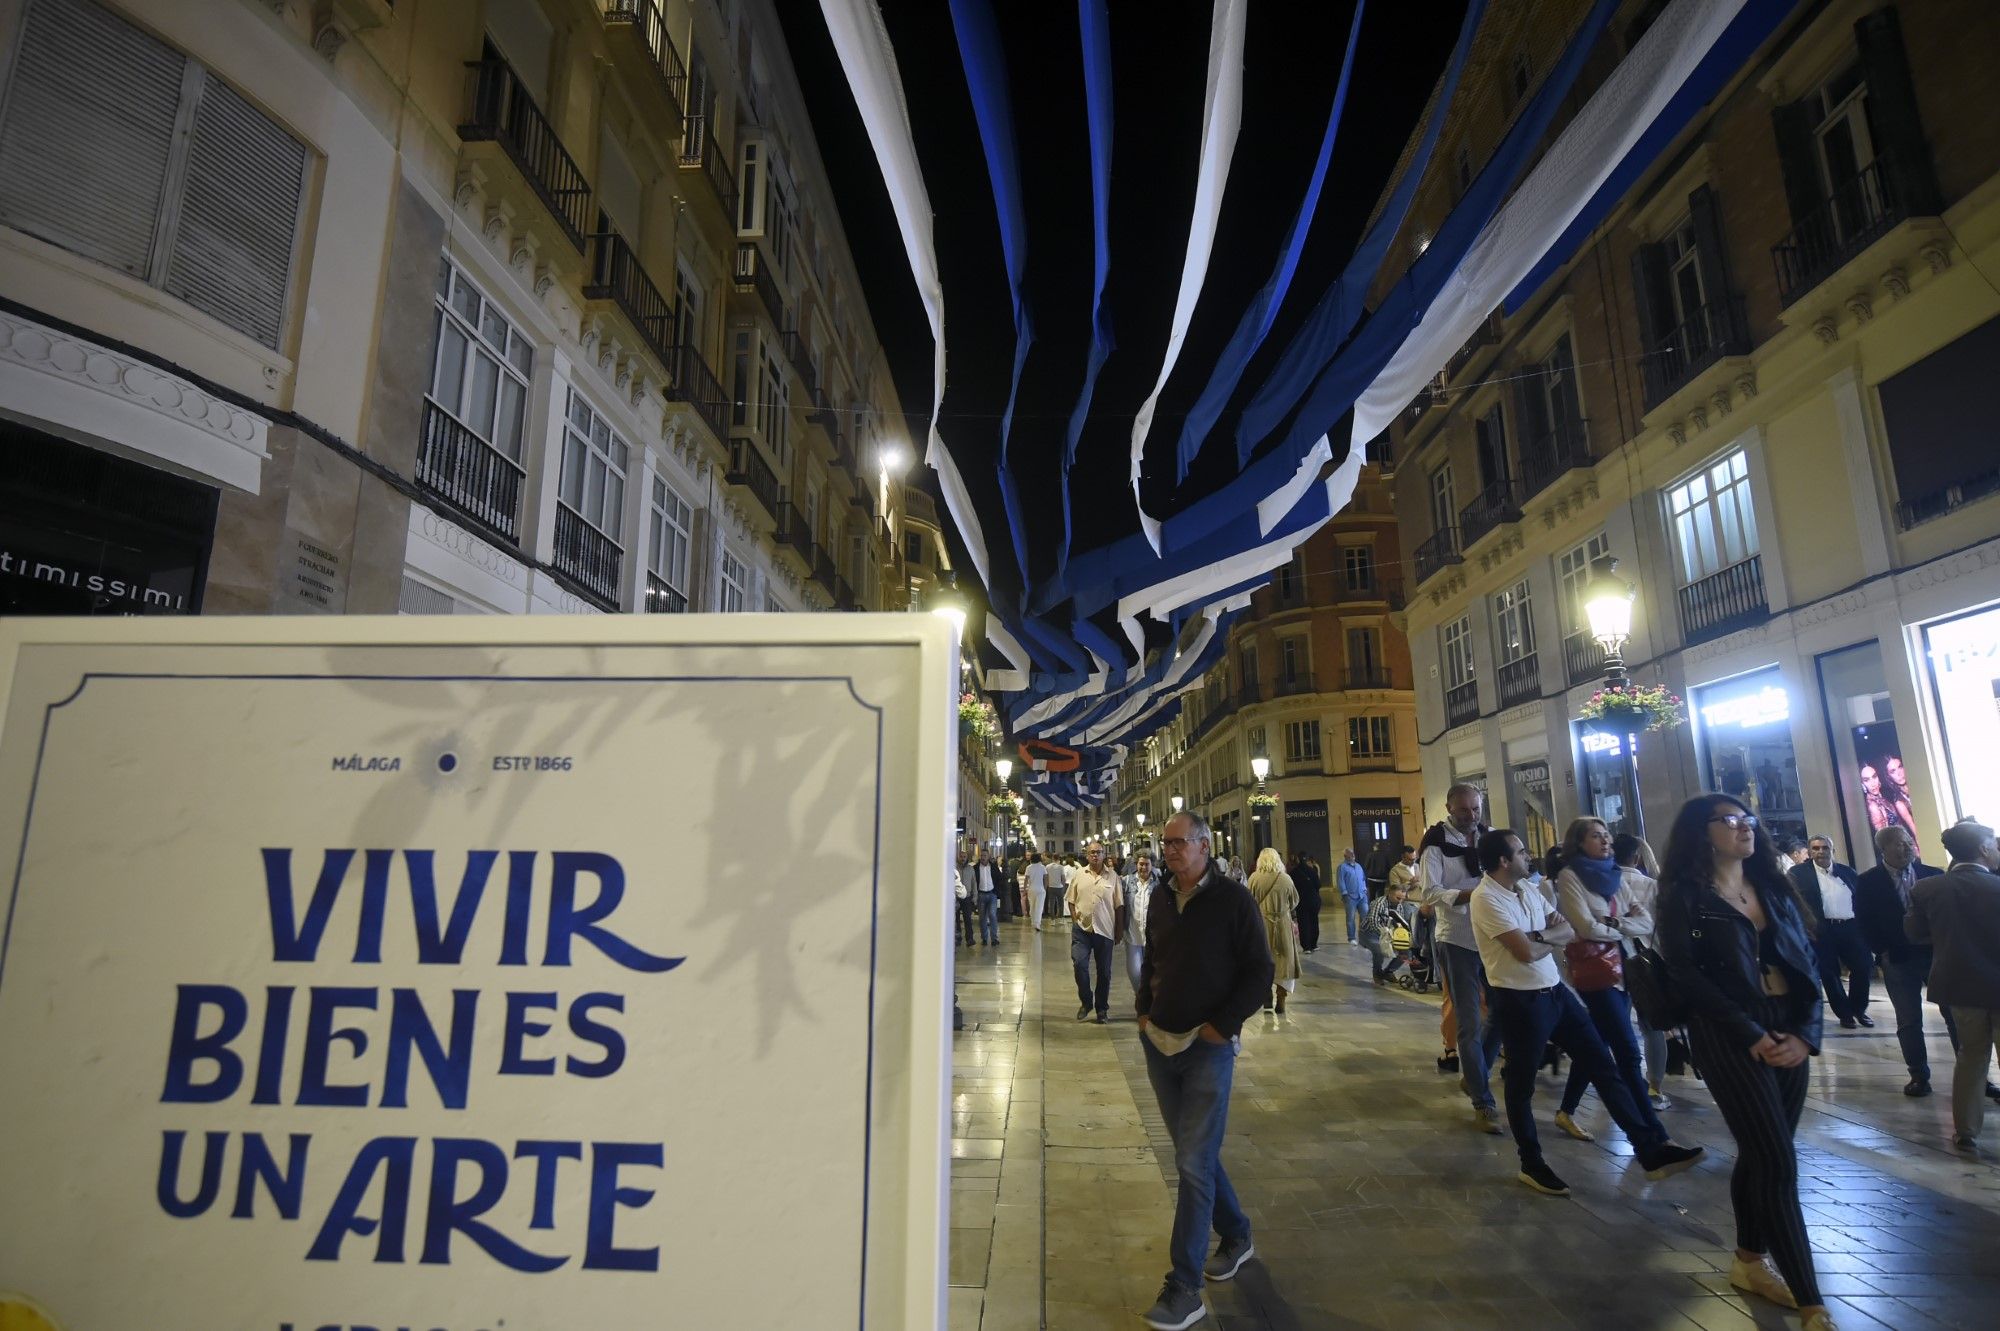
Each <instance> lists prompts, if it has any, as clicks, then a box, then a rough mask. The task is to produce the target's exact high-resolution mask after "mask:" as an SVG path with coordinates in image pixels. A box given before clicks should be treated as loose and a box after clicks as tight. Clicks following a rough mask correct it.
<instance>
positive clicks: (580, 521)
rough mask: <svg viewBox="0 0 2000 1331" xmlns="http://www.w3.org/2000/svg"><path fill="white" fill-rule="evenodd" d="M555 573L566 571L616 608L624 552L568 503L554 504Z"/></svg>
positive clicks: (602, 600)
mask: <svg viewBox="0 0 2000 1331" xmlns="http://www.w3.org/2000/svg"><path fill="white" fill-rule="evenodd" d="M550 562H551V563H553V564H554V565H555V566H556V571H557V572H558V573H563V574H566V575H568V576H569V577H570V578H571V579H573V580H574V581H575V582H576V583H577V584H578V585H579V586H581V587H583V588H584V590H586V591H588V592H590V593H591V594H592V595H593V596H595V597H596V598H597V599H598V600H599V601H601V602H603V603H604V606H605V608H606V609H610V610H616V609H617V608H618V580H619V575H620V572H621V570H622V569H623V568H624V565H625V552H624V551H623V550H621V549H620V548H619V547H618V543H617V542H616V541H614V540H612V539H611V538H610V537H609V536H606V535H605V534H604V533H603V532H601V531H599V530H598V529H597V528H595V527H593V526H591V525H590V523H588V522H586V521H585V520H584V518H583V516H582V514H580V513H578V512H576V510H574V509H572V508H571V507H570V506H569V505H568V504H564V503H561V502H558V503H557V504H556V548H555V558H554V559H552V560H551V561H550Z"/></svg>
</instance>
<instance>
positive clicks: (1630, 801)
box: [1583, 555, 1646, 837]
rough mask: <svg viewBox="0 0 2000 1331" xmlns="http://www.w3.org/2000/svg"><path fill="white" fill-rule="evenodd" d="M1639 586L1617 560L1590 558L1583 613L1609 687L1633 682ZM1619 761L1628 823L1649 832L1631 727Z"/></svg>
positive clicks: (1639, 832)
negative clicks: (1628, 654) (1629, 648)
mask: <svg viewBox="0 0 2000 1331" xmlns="http://www.w3.org/2000/svg"><path fill="white" fill-rule="evenodd" d="M1638 594H1639V592H1638V589H1637V588H1636V587H1634V586H1633V585H1632V584H1631V583H1629V582H1627V581H1625V579H1623V578H1621V577H1619V576H1618V560H1617V559H1616V558H1614V557H1613V556H1611V555H1599V556H1598V557H1597V558H1596V559H1593V560H1591V561H1590V581H1589V582H1588V583H1586V584H1584V589H1583V613H1584V617H1585V618H1586V619H1588V620H1589V621H1590V636H1591V637H1592V638H1595V639H1596V640H1597V645H1598V646H1599V647H1600V648H1602V649H1603V651H1604V683H1605V686H1606V687H1607V688H1612V689H1620V690H1622V689H1625V688H1627V687H1628V686H1629V685H1630V684H1631V682H1632V676H1631V674H1630V673H1629V672H1628V671H1627V670H1626V669H1625V644H1626V643H1628V642H1630V641H1631V640H1632V603H1633V601H1634V600H1635V599H1637V597H1638ZM1618 749H1619V760H1620V765H1621V767H1622V768H1623V769H1624V771H1623V773H1622V775H1623V776H1624V778H1625V794H1626V798H1625V805H1626V808H1627V810H1628V814H1627V819H1626V821H1627V823H1628V824H1629V828H1630V831H1631V832H1632V834H1633V835H1634V836H1640V837H1643V836H1645V835H1646V813H1645V806H1644V804H1643V803H1642V802H1641V800H1640V798H1639V745H1638V741H1637V737H1636V736H1635V735H1633V734H1632V733H1631V730H1630V729H1629V728H1626V729H1625V733H1623V734H1620V735H1619V736H1618Z"/></svg>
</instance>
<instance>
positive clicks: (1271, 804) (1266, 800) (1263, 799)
mask: <svg viewBox="0 0 2000 1331" xmlns="http://www.w3.org/2000/svg"><path fill="white" fill-rule="evenodd" d="M1250 807H1251V808H1253V809H1275V808H1277V807H1278V797H1277V796H1276V795H1264V794H1256V795H1252V796H1251V797H1250Z"/></svg>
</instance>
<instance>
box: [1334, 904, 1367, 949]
mask: <svg viewBox="0 0 2000 1331" xmlns="http://www.w3.org/2000/svg"><path fill="white" fill-rule="evenodd" d="M1340 908H1341V911H1342V913H1343V914H1345V915H1346V916H1347V941H1348V942H1350V943H1352V942H1354V941H1355V940H1356V936H1357V933H1358V930H1359V926H1360V925H1361V923H1362V921H1364V920H1366V919H1367V918H1368V898H1367V897H1350V896H1348V895H1347V894H1346V893H1345V892H1343V893H1341V894H1340Z"/></svg>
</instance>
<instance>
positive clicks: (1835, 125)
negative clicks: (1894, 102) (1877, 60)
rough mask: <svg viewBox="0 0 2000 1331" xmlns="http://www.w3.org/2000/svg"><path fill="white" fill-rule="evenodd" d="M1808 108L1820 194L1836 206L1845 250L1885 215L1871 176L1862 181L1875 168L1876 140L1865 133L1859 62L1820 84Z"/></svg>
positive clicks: (1837, 233)
mask: <svg viewBox="0 0 2000 1331" xmlns="http://www.w3.org/2000/svg"><path fill="white" fill-rule="evenodd" d="M1808 106H1809V109H1810V110H1812V111H1813V112H1814V113H1816V116H1817V119H1818V124H1816V125H1815V126H1814V128H1813V149H1814V153H1813V157H1814V165H1815V166H1816V167H1817V168H1818V170H1819V184H1820V194H1821V197H1823V198H1827V199H1831V200H1833V201H1834V206H1833V216H1832V222H1833V228H1834V233H1835V240H1836V242H1837V243H1840V244H1845V243H1846V241H1847V239H1848V238H1849V237H1850V236H1853V235H1857V234H1859V233H1861V232H1863V231H1865V230H1867V229H1868V228H1869V227H1871V226H1872V225H1873V224H1874V221H1875V219H1876V218H1879V217H1881V216H1882V215H1883V213H1884V212H1885V211H1887V209H1886V206H1885V201H1884V200H1883V198H1882V197H1881V183H1880V181H1879V180H1877V179H1876V177H1875V176H1874V175H1873V174H1872V173H1871V174H1869V175H1868V177H1867V178H1866V179H1865V180H1864V179H1863V178H1862V175H1863V173H1864V172H1867V171H1868V168H1869V167H1871V166H1873V165H1874V164H1875V139H1874V136H1873V135H1871V134H1870V133H1869V130H1868V85H1867V84H1866V83H1864V82H1863V81H1862V77H1861V66H1860V64H1859V62H1856V63H1855V64H1852V65H1849V66H1848V67H1847V68H1846V69H1844V70H1842V71H1841V72H1840V73H1838V74H1836V75H1834V76H1833V77H1832V78H1830V79H1828V80H1827V81H1826V82H1825V83H1822V84H1821V85H1820V86H1819V88H1818V90H1817V91H1816V92H1815V93H1814V94H1813V96H1812V98H1811V100H1810V101H1809V103H1808Z"/></svg>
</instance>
